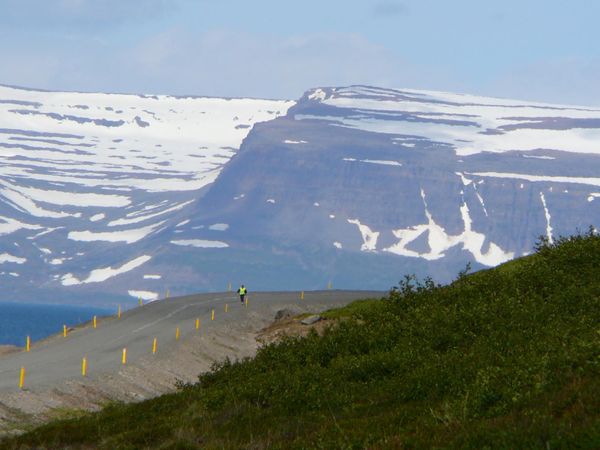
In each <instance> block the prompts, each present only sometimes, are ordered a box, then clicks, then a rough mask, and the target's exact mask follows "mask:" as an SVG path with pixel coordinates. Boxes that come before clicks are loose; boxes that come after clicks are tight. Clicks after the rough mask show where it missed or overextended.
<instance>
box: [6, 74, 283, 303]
mask: <svg viewBox="0 0 600 450" xmlns="http://www.w3.org/2000/svg"><path fill="white" fill-rule="evenodd" d="M293 104H294V102H290V101H273V100H255V99H223V98H208V97H171V96H164V95H158V96H144V95H120V94H119V95H114V94H96V93H71V92H44V91H37V90H26V89H19V88H13V87H7V86H0V235H2V236H5V239H7V240H8V239H11V237H9V236H10V235H15V237H14V238H12V239H15V241H18V242H21V243H23V242H26V244H23V246H22V247H21V249H20V250H21V252H22V253H23V254H24V255H25V254H28V251H27V247H28V246H29V247H31V246H35V245H37V244H36V242H38V241H44V248H45V249H46V251H47V252H48V253H54V252H57V253H60V252H58V247H60V249H61V251H62V252H64V254H61V255H60V257H56V258H48V259H44V260H43V262H44V264H46V265H47V266H48V270H49V271H50V273H52V278H51V279H52V280H56V281H54V282H60V283H61V284H62V285H63V286H77V285H80V284H86V283H99V282H103V281H106V280H108V279H109V278H112V277H115V276H117V275H119V274H121V273H125V272H128V271H130V270H134V269H136V268H137V267H138V265H137V264H134V265H133V266H132V265H131V261H129V262H128V259H127V258H128V253H129V251H127V250H125V249H123V250H117V251H114V252H112V256H111V257H110V258H109V260H108V261H107V262H110V263H111V266H110V267H107V268H98V269H93V270H91V271H88V272H86V271H85V270H82V269H81V267H82V266H87V264H86V263H85V261H86V260H87V259H86V258H87V257H88V255H87V254H84V253H85V252H81V250H82V249H86V250H87V251H88V252H91V253H94V252H96V251H101V249H102V246H104V245H107V244H110V245H117V246H127V245H132V244H136V243H139V242H140V241H142V240H144V239H146V238H148V237H150V236H152V235H154V234H155V233H157V232H160V231H161V230H165V229H167V228H170V227H175V226H176V225H177V224H178V225H179V226H180V227H183V226H184V225H185V224H187V223H188V222H189V220H188V221H185V220H183V221H182V220H181V219H180V220H177V221H176V222H175V223H173V220H175V219H172V218H174V217H181V216H182V215H183V216H185V214H186V213H185V211H186V210H188V209H189V208H190V207H191V206H192V204H193V203H194V201H195V200H196V199H197V198H198V197H199V192H200V191H201V190H202V189H203V188H205V187H206V186H207V185H209V184H210V183H213V182H214V181H215V179H216V178H217V177H218V176H219V174H220V172H221V170H222V169H223V167H224V166H225V165H226V164H227V162H228V161H229V160H230V159H231V158H232V157H233V156H234V155H235V154H236V152H237V151H238V149H239V147H240V144H241V142H242V140H243V139H244V138H245V137H246V136H247V134H248V133H249V131H250V130H251V128H252V126H253V125H254V124H255V123H257V122H264V121H268V120H272V119H274V118H276V117H279V116H281V115H285V114H286V112H287V110H288V108H289V107H291V106H292V105H293ZM220 227H222V225H218V226H217V227H216V228H214V229H222V228H220ZM57 230H58V231H57ZM17 233H18V234H19V237H17V236H16V234H17ZM56 233H59V234H60V240H57V239H49V238H50V237H51V236H53V235H54V236H56V237H58V236H59V235H57V234H56ZM64 237H66V239H67V242H68V241H71V242H75V243H77V245H73V246H72V248H68V246H67V248H65V243H64ZM24 238H25V239H24ZM27 241H28V242H27ZM7 242H8V241H7ZM196 244H197V243H196V242H194V241H191V243H190V244H186V245H196ZM36 252H37V253H38V254H39V250H37V249H36ZM1 255H2V256H0V263H3V264H4V263H6V264H9V263H17V264H21V265H27V263H28V262H29V261H28V259H29V258H25V257H22V256H20V255H19V256H13V255H12V254H10V253H2V254H1ZM147 257H148V258H150V257H151V256H147ZM134 261H138V262H139V261H140V260H139V259H137V260H134ZM69 262H71V263H72V264H71V265H69ZM128 264H129V265H128ZM111 267H119V269H111ZM67 271H68V272H67ZM5 275H9V274H5ZM0 278H1V277H0ZM124 293H125V292H124ZM142 297H144V298H149V297H148V296H142Z"/></svg>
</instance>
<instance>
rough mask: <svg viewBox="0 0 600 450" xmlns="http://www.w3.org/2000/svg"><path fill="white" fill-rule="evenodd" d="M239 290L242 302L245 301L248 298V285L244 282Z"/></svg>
mask: <svg viewBox="0 0 600 450" xmlns="http://www.w3.org/2000/svg"><path fill="white" fill-rule="evenodd" d="M237 291H238V294H240V302H242V303H244V300H245V298H246V294H247V293H248V289H246V286H244V285H243V284H242V285H241V286H240V288H239V289H238V290H237Z"/></svg>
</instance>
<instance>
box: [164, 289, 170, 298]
mask: <svg viewBox="0 0 600 450" xmlns="http://www.w3.org/2000/svg"><path fill="white" fill-rule="evenodd" d="M170 296H171V293H170V292H169V290H168V289H167V292H165V298H169V297H170Z"/></svg>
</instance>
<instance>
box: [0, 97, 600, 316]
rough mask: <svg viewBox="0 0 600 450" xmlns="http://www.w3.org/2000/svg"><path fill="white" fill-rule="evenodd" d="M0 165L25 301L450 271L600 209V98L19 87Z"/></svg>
mask: <svg viewBox="0 0 600 450" xmlns="http://www.w3.org/2000/svg"><path fill="white" fill-rule="evenodd" d="M0 160H1V161H2V165H1V168H0V170H1V171H2V172H1V174H0V200H1V201H0V235H1V236H2V240H1V241H0V245H2V248H0V282H2V283H3V285H4V286H5V287H6V290H5V292H6V293H7V294H6V295H7V296H8V297H9V298H14V299H17V300H36V299H37V300H46V301H64V302H66V301H69V302H91V301H94V302H101V303H107V304H108V303H114V302H117V301H123V299H125V298H129V299H130V301H132V302H135V301H136V300H135V299H136V297H137V296H143V297H145V298H147V299H153V298H156V297H158V296H162V295H163V294H164V292H165V291H166V289H169V290H170V292H171V293H172V294H182V293H187V292H196V291H205V290H223V289H225V288H226V287H227V284H228V282H230V281H231V282H233V283H238V282H245V283H246V284H249V285H250V287H251V288H252V289H292V288H294V289H311V288H323V287H325V286H326V284H327V283H328V282H329V281H332V282H333V286H334V287H347V288H380V289H387V288H389V287H390V286H391V285H393V284H395V283H396V282H397V281H398V280H399V279H400V278H401V276H402V275H404V274H405V273H417V274H419V275H426V274H431V275H432V276H433V277H434V278H435V279H436V280H439V281H446V280H449V279H451V278H452V277H454V276H455V275H456V274H457V272H458V271H459V270H461V269H463V268H464V266H465V264H466V263H467V262H468V261H471V262H473V263H474V266H475V267H476V268H484V267H490V266H494V265H497V264H499V263H501V262H504V261H506V260H508V259H510V258H513V257H516V256H521V255H524V254H527V253H529V252H531V250H532V245H533V243H534V242H535V240H536V238H537V237H538V236H539V235H546V236H547V237H548V238H549V239H550V240H552V239H553V238H554V237H556V236H557V235H559V234H572V233H574V232H575V231H576V230H577V229H587V227H588V226H589V225H592V224H595V223H597V221H598V218H599V217H600V210H599V209H598V207H597V205H596V203H598V201H600V200H596V199H597V198H598V197H600V177H597V174H598V173H600V170H599V169H600V109H595V108H586V107H574V106H559V105H548V104H540V103H529V102H521V101H512V100H499V99H491V98H483V97H475V96H468V95H457V94H449V93H440V92H428V91H414V90H392V89H380V88H373V87H366V86H352V87H347V88H318V89H313V90H310V91H308V92H307V93H306V94H305V95H304V96H303V97H302V98H301V99H300V100H299V101H298V102H284V101H268V100H250V99H229V100H227V99H215V98H191V97H189V98H176V97H168V96H157V97H155V96H152V97H150V96H132V95H106V94H79V93H51V92H40V91H27V90H21V89H14V88H8V87H2V88H0Z"/></svg>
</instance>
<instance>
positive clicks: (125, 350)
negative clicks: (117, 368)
mask: <svg viewBox="0 0 600 450" xmlns="http://www.w3.org/2000/svg"><path fill="white" fill-rule="evenodd" d="M121 364H123V365H125V364H127V349H126V348H124V349H123V354H122V355H121Z"/></svg>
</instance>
